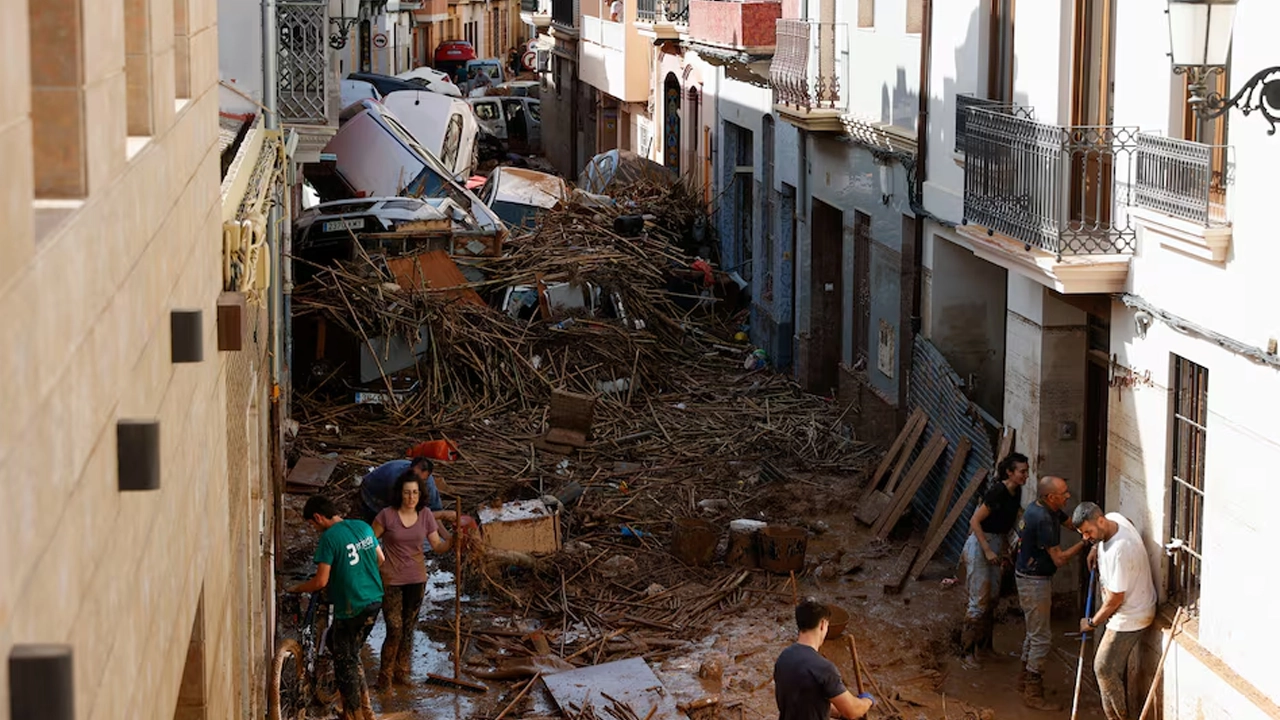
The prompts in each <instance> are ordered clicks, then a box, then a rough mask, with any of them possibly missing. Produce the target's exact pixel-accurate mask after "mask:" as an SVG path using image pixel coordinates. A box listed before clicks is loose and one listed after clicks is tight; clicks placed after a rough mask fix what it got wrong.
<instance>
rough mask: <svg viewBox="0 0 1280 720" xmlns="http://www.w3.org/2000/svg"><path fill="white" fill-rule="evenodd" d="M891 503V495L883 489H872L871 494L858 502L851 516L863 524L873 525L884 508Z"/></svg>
mask: <svg viewBox="0 0 1280 720" xmlns="http://www.w3.org/2000/svg"><path fill="white" fill-rule="evenodd" d="M891 503H893V496H892V495H890V494H889V493H887V492H885V491H883V490H872V491H871V494H870V495H868V496H867V497H865V498H863V499H862V502H861V503H859V504H858V511H857V512H856V513H854V515H853V517H854V519H855V520H857V521H858V522H860V523H862V524H863V525H874V524H875V522H876V520H878V519H879V518H880V514H881V513H883V512H884V510H885V508H887V507H889V505H890V504H891Z"/></svg>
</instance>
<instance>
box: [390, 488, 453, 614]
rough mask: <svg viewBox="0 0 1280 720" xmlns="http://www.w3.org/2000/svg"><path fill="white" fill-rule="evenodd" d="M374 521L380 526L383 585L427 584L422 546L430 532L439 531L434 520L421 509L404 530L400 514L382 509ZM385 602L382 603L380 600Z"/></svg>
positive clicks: (427, 512)
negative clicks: (384, 559) (384, 560)
mask: <svg viewBox="0 0 1280 720" xmlns="http://www.w3.org/2000/svg"><path fill="white" fill-rule="evenodd" d="M374 522H376V523H378V524H380V525H382V552H383V554H385V555H386V562H384V563H383V564H382V584H383V585H384V586H394V585H413V584H416V583H425V582H426V581H427V565H426V561H427V559H426V556H425V553H424V551H423V544H424V543H426V541H427V538H428V537H429V536H430V535H431V533H433V532H439V529H440V527H439V525H437V524H436V518H435V516H434V515H432V514H431V512H430V511H429V510H427V509H426V508H423V509H422V510H421V511H419V512H418V519H417V521H415V522H414V523H413V525H412V526H408V527H406V526H405V524H404V520H402V519H401V518H400V511H399V510H397V509H396V508H394V507H386V508H383V509H382V512H380V513H378V517H377V518H375V519H374ZM384 602H385V601H384Z"/></svg>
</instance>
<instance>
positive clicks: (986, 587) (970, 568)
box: [960, 533, 1005, 620]
mask: <svg viewBox="0 0 1280 720" xmlns="http://www.w3.org/2000/svg"><path fill="white" fill-rule="evenodd" d="M985 535H986V539H987V545H988V546H989V547H990V548H991V552H993V553H995V554H996V555H999V554H1000V553H1001V552H1003V551H1004V542H1005V536H1004V535H1001V534H998V533H985ZM960 557H961V558H963V560H964V564H965V568H966V578H965V584H966V585H967V586H968V589H969V607H968V609H967V610H966V611H965V615H966V617H968V618H969V619H971V620H977V619H978V618H980V617H982V616H983V615H985V614H986V613H988V612H991V611H992V610H994V609H995V600H996V599H998V598H999V597H1000V579H1001V576H1002V574H1003V568H1002V567H1001V566H1000V563H999V562H996V563H989V562H987V556H986V555H985V554H983V552H982V545H981V544H980V543H979V542H978V537H977V536H976V535H974V534H973V533H970V534H969V539H968V540H966V541H965V543H964V551H963V552H962V553H961V554H960Z"/></svg>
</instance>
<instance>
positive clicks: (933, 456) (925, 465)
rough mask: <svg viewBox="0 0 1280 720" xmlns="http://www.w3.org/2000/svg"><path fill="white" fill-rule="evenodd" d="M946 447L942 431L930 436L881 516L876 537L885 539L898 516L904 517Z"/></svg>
mask: <svg viewBox="0 0 1280 720" xmlns="http://www.w3.org/2000/svg"><path fill="white" fill-rule="evenodd" d="M946 449H947V439H946V438H945V437H943V435H942V433H938V434H937V435H934V436H933V437H932V438H930V440H929V442H928V444H926V445H925V446H924V449H923V450H921V451H920V456H919V457H917V458H916V461H915V463H913V464H912V466H911V471H910V472H908V473H907V477H906V480H905V481H904V482H903V484H902V487H900V488H898V491H897V492H896V493H894V494H893V497H894V501H893V504H892V505H890V506H889V510H888V512H886V513H884V514H882V515H881V516H880V520H879V521H878V522H877V524H876V537H878V538H880V539H881V540H883V539H884V538H886V537H888V536H889V531H891V530H893V526H894V525H895V524H897V522H898V518H900V517H902V513H904V512H906V510H907V507H908V506H909V505H911V498H912V497H914V496H915V494H916V491H918V490H919V489H920V485H921V484H922V483H923V482H924V479H925V478H926V477H928V476H929V471H930V470H932V469H933V466H934V465H935V464H937V462H938V458H939V457H941V456H942V451H943V450H946Z"/></svg>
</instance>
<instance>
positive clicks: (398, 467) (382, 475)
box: [360, 458, 455, 523]
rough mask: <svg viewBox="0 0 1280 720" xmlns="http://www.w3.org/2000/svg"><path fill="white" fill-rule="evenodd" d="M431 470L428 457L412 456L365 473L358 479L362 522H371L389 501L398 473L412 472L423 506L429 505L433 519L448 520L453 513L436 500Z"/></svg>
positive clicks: (384, 464)
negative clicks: (421, 493) (424, 499)
mask: <svg viewBox="0 0 1280 720" xmlns="http://www.w3.org/2000/svg"><path fill="white" fill-rule="evenodd" d="M434 470H435V466H434V464H433V463H432V462H431V460H429V459H427V458H414V459H412V460H392V461H391V462H385V463H383V464H381V465H379V466H378V467H376V468H374V469H373V470H371V471H369V474H368V475H365V476H364V479H363V480H361V481H360V504H361V510H362V512H361V516H362V518H363V519H364V521H365V522H367V523H372V522H373V519H374V518H375V517H377V516H378V513H380V512H382V510H383V508H386V507H388V506H390V505H392V504H393V503H392V502H391V501H392V499H393V498H392V497H391V489H392V487H393V486H394V485H395V484H396V480H399V479H400V476H401V475H403V474H405V473H407V472H412V473H413V475H414V477H416V478H417V479H418V481H419V482H420V483H422V487H423V488H424V492H425V494H426V496H427V507H428V508H430V510H431V514H432V515H433V516H434V517H435V519H436V520H448V521H450V522H452V521H453V519H454V518H453V516H454V514H455V513H454V512H453V511H452V510H445V509H444V503H443V502H442V501H441V500H440V491H439V490H438V489H436V478H435V476H434V475H432V474H431V473H432V471H434Z"/></svg>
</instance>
